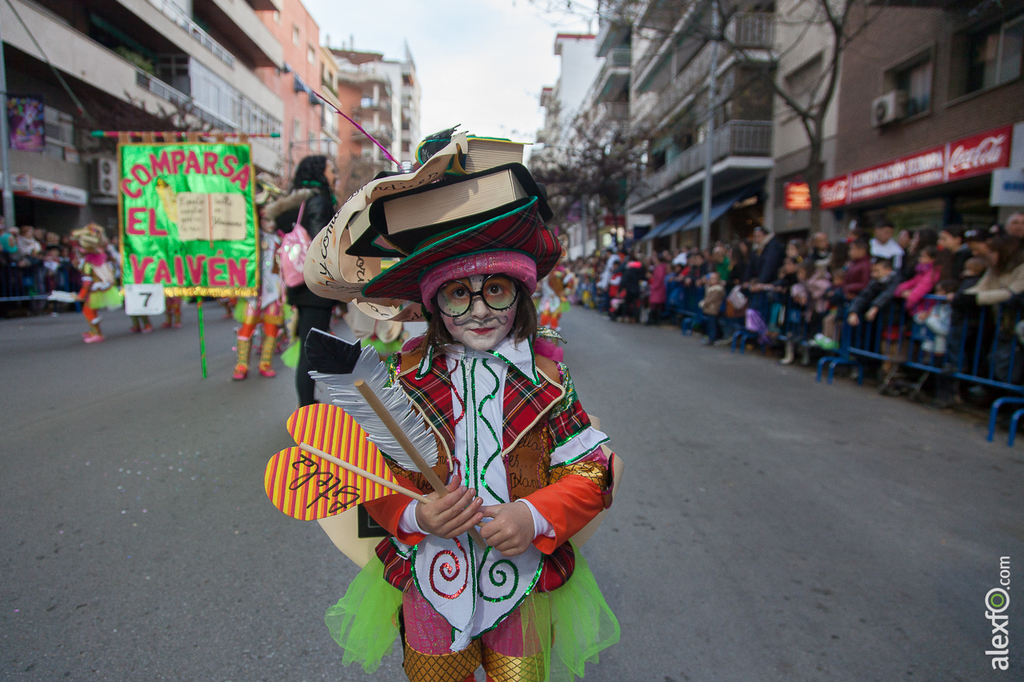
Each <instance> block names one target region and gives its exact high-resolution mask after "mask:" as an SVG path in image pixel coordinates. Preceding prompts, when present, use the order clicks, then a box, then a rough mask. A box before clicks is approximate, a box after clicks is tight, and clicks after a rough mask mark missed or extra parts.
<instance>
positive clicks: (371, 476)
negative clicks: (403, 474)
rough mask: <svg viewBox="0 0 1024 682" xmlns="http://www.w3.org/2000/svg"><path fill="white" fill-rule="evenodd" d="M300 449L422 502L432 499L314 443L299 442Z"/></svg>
mask: <svg viewBox="0 0 1024 682" xmlns="http://www.w3.org/2000/svg"><path fill="white" fill-rule="evenodd" d="M299 449H301V450H302V451H303V452H308V453H309V454H311V455H316V456H317V457H320V458H321V459H326V460H327V461H328V462H333V463H334V464H337V465H338V466H340V467H341V468H342V469H345V470H346V471H351V472H352V473H353V474H355V475H356V476H362V477H363V478H365V479H367V480H370V481H373V482H374V483H377V484H380V485H382V486H384V487H385V488H387V489H389V490H394V491H395V492H396V493H401V494H403V495H406V496H408V497H411V498H412V499H414V500H419V501H420V502H429V501H430V500H428V499H427V498H426V497H424V496H423V495H420V494H419V493H418V492H415V491H413V490H409V489H408V488H403V487H402V486H400V485H398V484H397V483H392V482H391V481H389V480H387V479H386V478H381V477H380V476H378V475H376V474H371V473H370V472H369V471H366V470H365V469H360V468H359V467H357V466H356V465H355V464H349V463H348V462H346V461H345V460H343V459H338V458H337V457H335V456H334V455H328V454H327V453H326V452H324V451H323V450H317V449H316V448H314V447H313V446H312V445H306V444H305V443H299Z"/></svg>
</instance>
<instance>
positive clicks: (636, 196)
mask: <svg viewBox="0 0 1024 682" xmlns="http://www.w3.org/2000/svg"><path fill="white" fill-rule="evenodd" d="M710 6H711V5H710V3H706V2H703V1H701V0H695V1H694V2H680V3H674V4H672V3H669V4H668V5H666V4H663V3H657V2H650V3H647V4H646V5H645V7H644V8H643V10H642V12H641V13H640V15H639V16H638V17H637V19H636V21H635V23H634V24H633V39H632V48H633V65H632V79H631V89H632V90H631V93H630V119H631V125H633V126H634V127H635V128H637V129H643V130H645V131H647V136H648V140H649V142H648V163H647V175H646V177H645V178H644V179H643V181H642V182H640V183H639V184H638V185H637V186H636V187H634V188H633V190H632V192H631V194H630V197H629V210H630V212H634V213H649V214H653V215H654V217H655V221H656V222H655V225H654V228H653V229H652V230H651V231H650V232H649V233H647V234H646V235H645V237H644V239H645V240H646V241H649V242H651V243H652V246H653V248H655V249H659V250H660V249H663V248H678V247H682V246H689V245H696V244H698V243H699V241H700V228H701V225H702V192H703V184H704V177H705V173H706V166H707V154H708V145H710V146H711V152H712V161H713V165H712V167H711V171H710V172H711V186H712V205H711V223H712V224H711V229H710V235H709V236H710V240H712V241H714V240H716V239H730V238H733V237H737V236H739V237H747V236H749V235H750V234H751V232H752V231H753V228H754V227H755V226H757V225H760V224H763V221H764V198H765V181H766V179H767V177H768V175H769V172H770V171H771V168H772V165H773V161H772V145H771V139H772V127H773V123H772V98H773V92H772V88H771V84H770V83H767V82H765V80H764V78H763V77H762V76H761V75H760V73H761V72H762V70H761V69H760V68H759V67H760V64H756V63H755V62H772V61H774V60H775V54H774V50H773V47H774V25H775V18H774V14H773V12H772V11H771V10H770V9H766V8H765V5H763V4H760V5H756V6H755V5H753V4H751V5H750V8H749V9H746V10H744V11H739V12H737V13H735V14H733V15H732V16H731V17H730V18H729V20H728V23H727V24H726V25H725V26H724V27H723V28H724V31H725V34H726V35H727V36H728V38H729V43H731V44H732V45H734V46H736V48H737V49H736V50H731V49H729V48H727V47H726V45H727V44H726V43H725V42H714V41H710V40H709V39H708V37H709V36H712V35H714V34H715V30H714V26H713V25H712V24H711V22H712V21H713V19H712V15H711V11H710V10H709V7H710ZM767 7H768V8H770V7H771V5H768V6H767ZM712 64H714V73H713V76H714V78H712ZM712 81H714V83H715V88H714V90H715V92H714V97H713V98H712V96H711V94H712V88H711V84H712ZM712 109H713V110H714V112H715V114H714V123H713V126H712V125H711V116H710V115H709V112H710V111H711V110H712ZM712 129H713V130H712Z"/></svg>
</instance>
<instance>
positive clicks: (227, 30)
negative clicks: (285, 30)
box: [150, 0, 284, 67]
mask: <svg viewBox="0 0 1024 682" xmlns="http://www.w3.org/2000/svg"><path fill="white" fill-rule="evenodd" d="M161 1H164V0H161ZM150 2H153V0H150ZM192 12H193V17H194V18H195V19H196V20H199V21H203V22H205V23H206V25H208V26H209V27H210V30H211V31H213V32H214V33H215V34H217V35H219V36H221V37H222V38H223V39H224V40H225V41H226V42H227V43H228V44H229V45H231V46H232V49H234V50H235V52H236V55H238V56H241V57H242V60H243V61H246V62H248V65H249V66H252V67H257V66H275V67H280V66H281V63H282V60H283V59H284V51H283V49H282V47H281V43H280V41H278V40H277V38H276V37H275V36H274V34H273V32H272V31H271V30H270V28H269V27H267V25H266V24H264V23H263V20H262V19H260V17H259V16H258V15H257V14H256V12H255V11H254V10H253V8H252V7H251V6H249V5H248V4H246V3H245V2H240V1H239V0H192Z"/></svg>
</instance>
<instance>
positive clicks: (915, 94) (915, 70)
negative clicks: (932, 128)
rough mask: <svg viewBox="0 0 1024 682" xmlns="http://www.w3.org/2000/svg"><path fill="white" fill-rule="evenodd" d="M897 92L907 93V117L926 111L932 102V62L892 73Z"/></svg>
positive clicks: (925, 62) (921, 63)
mask: <svg viewBox="0 0 1024 682" xmlns="http://www.w3.org/2000/svg"><path fill="white" fill-rule="evenodd" d="M893 84H894V85H895V86H896V89H897V90H900V91H902V92H905V93H907V116H914V115H915V114H920V113H922V112H925V111H928V109H929V107H930V106H931V101H932V61H931V59H928V60H927V61H924V62H918V63H917V64H914V65H912V66H908V67H904V68H902V69H897V70H896V71H894V72H893Z"/></svg>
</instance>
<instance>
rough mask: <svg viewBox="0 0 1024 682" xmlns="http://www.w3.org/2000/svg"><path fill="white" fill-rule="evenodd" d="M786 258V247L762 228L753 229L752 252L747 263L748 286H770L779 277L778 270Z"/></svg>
mask: <svg viewBox="0 0 1024 682" xmlns="http://www.w3.org/2000/svg"><path fill="white" fill-rule="evenodd" d="M785 258H786V245H785V244H783V243H782V242H781V241H779V240H778V239H776V238H775V235H774V234H773V233H772V232H769V231H768V230H766V229H765V228H763V227H760V226H758V227H755V228H754V251H753V253H751V254H750V261H749V262H748V263H747V281H748V282H749V283H750V284H771V283H772V282H774V281H775V280H776V279H777V278H778V276H779V268H781V267H782V262H783V261H784V260H785Z"/></svg>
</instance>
